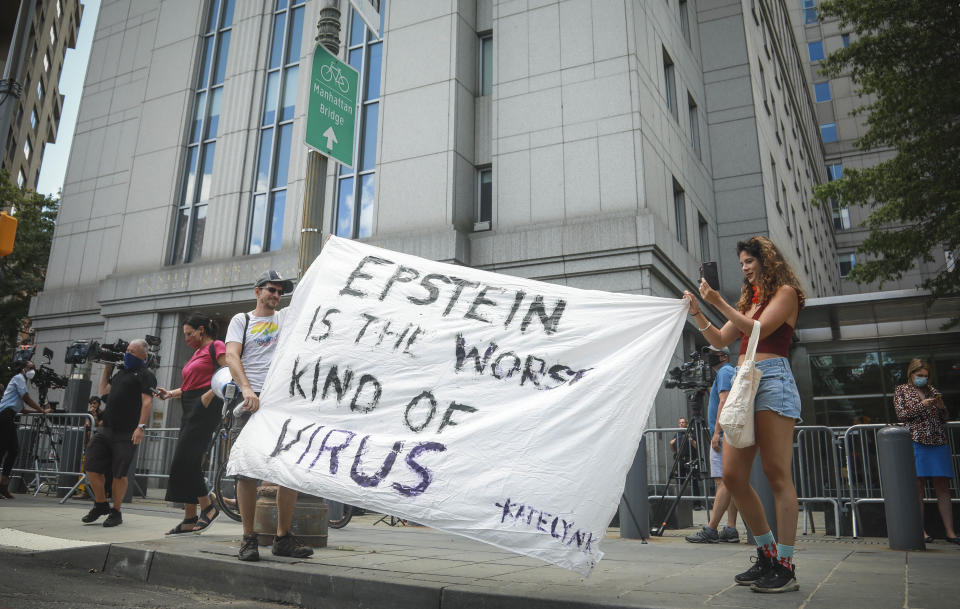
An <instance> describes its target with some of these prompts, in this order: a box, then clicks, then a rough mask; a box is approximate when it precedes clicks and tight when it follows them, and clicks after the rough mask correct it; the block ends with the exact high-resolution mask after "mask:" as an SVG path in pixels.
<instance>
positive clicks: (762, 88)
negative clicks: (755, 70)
mask: <svg viewBox="0 0 960 609" xmlns="http://www.w3.org/2000/svg"><path fill="white" fill-rule="evenodd" d="M757 65H758V67H759V68H760V97H761V98H763V107H764V108H766V109H767V114H770V103H769V102H768V101H767V77H766V76H765V75H764V73H763V65H762V64H759V63H758V64H757ZM774 126H776V125H774Z"/></svg>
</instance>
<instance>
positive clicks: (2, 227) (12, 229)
mask: <svg viewBox="0 0 960 609" xmlns="http://www.w3.org/2000/svg"><path fill="white" fill-rule="evenodd" d="M16 236H17V219H16V218H14V217H13V216H11V215H9V214H8V213H7V212H5V211H3V212H0V256H6V255H7V254H10V253H12V252H13V240H14V239H15V238H16Z"/></svg>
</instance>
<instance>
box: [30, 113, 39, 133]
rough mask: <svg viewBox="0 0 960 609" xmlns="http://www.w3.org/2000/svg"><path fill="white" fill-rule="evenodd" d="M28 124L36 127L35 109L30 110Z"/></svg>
mask: <svg viewBox="0 0 960 609" xmlns="http://www.w3.org/2000/svg"><path fill="white" fill-rule="evenodd" d="M30 126H31V127H32V128H34V129H36V128H37V111H36V110H31V111H30Z"/></svg>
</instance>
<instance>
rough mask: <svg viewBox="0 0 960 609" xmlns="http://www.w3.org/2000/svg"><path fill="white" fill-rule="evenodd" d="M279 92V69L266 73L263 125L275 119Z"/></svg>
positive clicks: (270, 123)
mask: <svg viewBox="0 0 960 609" xmlns="http://www.w3.org/2000/svg"><path fill="white" fill-rule="evenodd" d="M279 93H280V70H277V71H276V72H270V74H268V75H267V93H266V99H264V100H263V123H262V124H263V125H272V124H273V123H274V122H275V121H276V120H277V95H279Z"/></svg>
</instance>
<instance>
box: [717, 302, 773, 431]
mask: <svg viewBox="0 0 960 609" xmlns="http://www.w3.org/2000/svg"><path fill="white" fill-rule="evenodd" d="M759 340H760V322H759V321H756V320H754V322H753V331H752V332H751V333H750V343H749V344H748V345H747V353H746V357H745V358H744V360H743V363H742V364H740V368H739V369H738V370H737V376H735V377H734V379H733V383H732V384H731V385H730V393H728V394H727V401H726V402H724V404H723V410H721V411H720V419H719V422H720V427H722V428H723V441H724V442H729V443H730V445H731V446H733V447H735V448H746V447H747V446H752V445H753V443H754V442H755V441H756V439H755V437H754V431H753V425H754V421H753V420H754V412H753V400H754V398H755V397H756V395H757V388H758V387H759V386H760V377H762V376H763V371H761V370H759V369H757V367H756V363H755V362H754V358H755V357H756V356H757V342H759Z"/></svg>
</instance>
